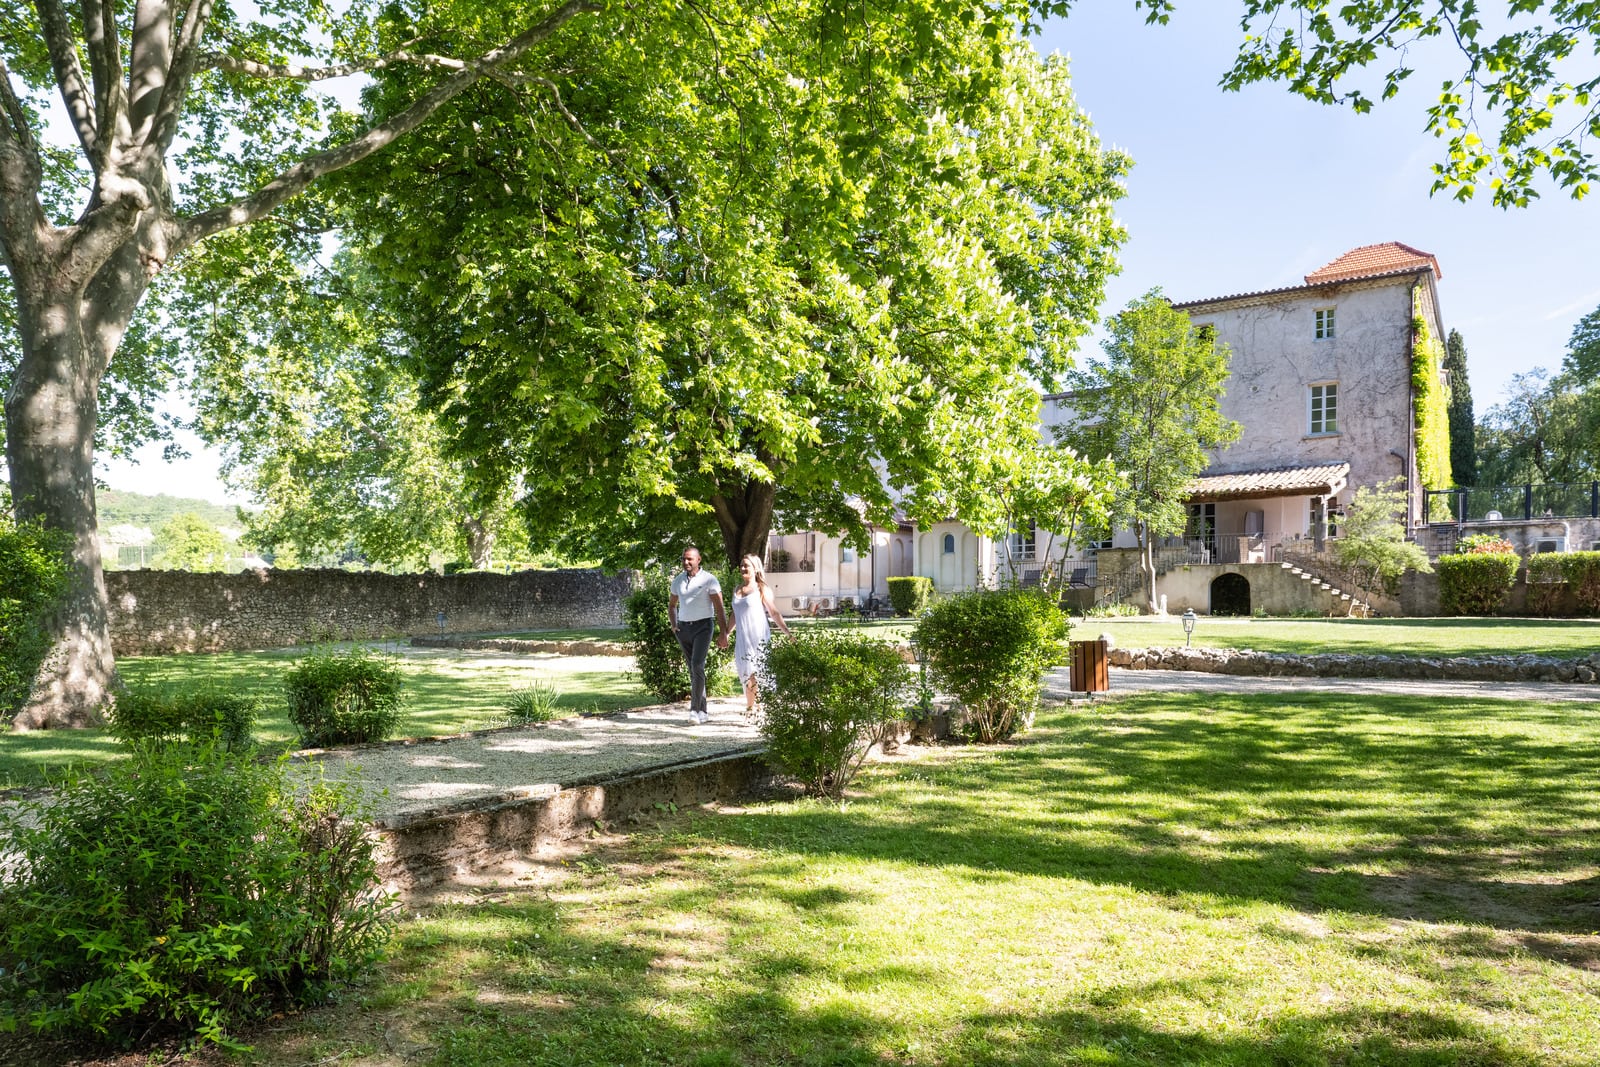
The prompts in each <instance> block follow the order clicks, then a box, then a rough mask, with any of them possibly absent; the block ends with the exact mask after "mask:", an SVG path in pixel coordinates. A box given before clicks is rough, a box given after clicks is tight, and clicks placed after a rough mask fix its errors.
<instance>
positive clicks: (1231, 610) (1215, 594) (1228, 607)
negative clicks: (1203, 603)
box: [1211, 571, 1250, 615]
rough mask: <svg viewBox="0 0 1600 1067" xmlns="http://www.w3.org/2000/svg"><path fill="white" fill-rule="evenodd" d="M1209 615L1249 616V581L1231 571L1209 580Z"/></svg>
mask: <svg viewBox="0 0 1600 1067" xmlns="http://www.w3.org/2000/svg"><path fill="white" fill-rule="evenodd" d="M1211 614H1213V615H1249V614H1250V579H1248V578H1246V577H1245V576H1244V575H1242V574H1236V573H1234V572H1232V571H1230V572H1228V573H1227V574H1219V575H1217V576H1216V577H1215V578H1213V579H1212V580H1211Z"/></svg>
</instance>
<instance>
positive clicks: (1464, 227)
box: [102, 0, 1600, 501]
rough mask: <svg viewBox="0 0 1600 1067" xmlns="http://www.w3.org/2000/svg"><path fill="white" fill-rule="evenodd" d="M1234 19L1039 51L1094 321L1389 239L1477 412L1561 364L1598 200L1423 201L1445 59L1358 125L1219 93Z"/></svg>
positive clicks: (1232, 7) (1075, 27)
mask: <svg viewBox="0 0 1600 1067" xmlns="http://www.w3.org/2000/svg"><path fill="white" fill-rule="evenodd" d="M1238 8H1239V5H1237V4H1235V3H1229V2H1224V3H1217V2H1216V0H1209V2H1205V3H1202V2H1201V0H1189V2H1187V3H1184V4H1180V6H1179V10H1178V12H1177V13H1176V14H1175V15H1174V16H1173V19H1172V22H1171V24H1169V25H1167V26H1164V27H1162V26H1146V25H1145V24H1144V21H1143V19H1142V17H1141V15H1140V14H1139V13H1138V12H1136V11H1135V10H1134V8H1133V2H1132V0H1093V2H1092V3H1091V2H1090V0H1081V3H1080V5H1079V8H1078V11H1077V12H1075V13H1074V14H1073V15H1072V16H1071V17H1070V18H1069V19H1066V20H1060V21H1055V22H1052V23H1050V24H1048V25H1047V26H1046V27H1045V31H1044V33H1043V34H1042V35H1041V37H1040V38H1039V39H1038V42H1037V44H1038V46H1039V48H1040V50H1041V51H1046V52H1048V51H1060V52H1063V53H1065V54H1067V55H1068V56H1070V57H1071V59H1072V72H1073V82H1074V85H1075V89H1076V92H1077V96H1078V102H1079V104H1080V105H1081V106H1082V107H1083V108H1084V109H1085V110H1087V111H1088V112H1089V114H1090V117H1091V118H1092V119H1093V121H1094V124H1095V127H1096V129H1097V130H1098V131H1099V133H1100V136H1101V138H1102V139H1103V140H1104V141H1105V142H1106V143H1107V144H1113V145H1116V146H1118V147H1120V148H1122V149H1124V150H1126V151H1128V152H1129V153H1130V154H1131V155H1132V156H1133V158H1134V161H1135V166H1134V170H1133V174H1132V176H1131V178H1130V179H1129V183H1128V196H1127V198H1126V199H1125V200H1124V201H1123V203H1122V206H1121V208H1120V214H1121V217H1122V219H1123V222H1124V223H1125V225H1126V226H1127V228H1128V231H1129V240H1128V244H1127V246H1126V247H1125V249H1124V251H1123V255H1122V273H1121V275H1119V276H1118V277H1117V278H1115V279H1113V280H1112V283H1111V285H1110V287H1109V291H1108V294H1107V299H1106V302H1105V304H1104V306H1103V307H1102V309H1101V310H1102V314H1110V313H1113V312H1115V311H1116V310H1117V309H1118V308H1120V307H1122V306H1124V305H1126V304H1127V303H1128V302H1129V301H1130V300H1132V299H1133V298H1134V297H1136V296H1138V295H1140V294H1141V293H1143V292H1145V291H1146V290H1148V289H1150V288H1152V287H1155V286H1160V287H1161V288H1162V289H1163V290H1164V291H1165V292H1166V294H1167V295H1168V296H1169V297H1171V298H1172V299H1174V300H1195V299H1199V298H1202V297H1209V296H1221V295H1225V294H1228V293H1236V292H1247V291H1252V290H1257V289H1270V288H1275V287H1278V286H1285V285H1298V284H1300V282H1301V280H1302V277H1303V276H1304V275H1305V274H1306V273H1308V272H1310V271H1312V270H1314V269H1316V268H1317V267H1320V266H1322V265H1323V264H1324V263H1327V262H1329V261H1330V260H1332V259H1334V258H1335V257H1337V256H1338V255H1339V254H1341V253H1342V252H1345V251H1347V250H1349V249H1351V248H1355V247H1357V246H1359V245H1367V244H1377V243H1379V242H1383V241H1403V242H1405V243H1406V244H1409V245H1412V246H1413V247H1416V248H1420V249H1422V250H1424V251H1426V252H1431V253H1433V254H1434V255H1435V256H1437V257H1438V260H1439V264H1440V268H1441V269H1442V271H1443V279H1442V281H1441V283H1440V299H1441V303H1442V305H1443V308H1444V317H1445V325H1446V328H1447V329H1448V328H1455V329H1457V330H1460V331H1461V333H1462V336H1463V337H1464V338H1465V339H1466V342H1467V360H1468V372H1469V375H1470V378H1471V381H1472V392H1473V399H1474V401H1475V403H1476V406H1477V409H1478V412H1479V414H1480V415H1481V414H1482V412H1483V411H1484V410H1485V409H1486V408H1487V407H1489V406H1491V405H1493V404H1495V403H1497V402H1498V401H1499V400H1500V399H1502V397H1503V394H1504V390H1505V388H1506V385H1507V383H1508V382H1509V380H1510V378H1511V376H1512V375H1513V374H1516V373H1519V372H1522V371H1527V370H1531V369H1532V368H1533V367H1536V366H1544V367H1549V368H1554V367H1556V366H1557V365H1559V364H1560V362H1561V356H1562V354H1563V353H1564V352H1565V351H1566V343H1567V338H1568V337H1569V336H1570V335H1571V332H1572V327H1573V324H1574V323H1576V322H1577V320H1578V319H1579V318H1581V317H1582V316H1583V315H1585V314H1586V313H1588V312H1589V311H1592V310H1594V308H1595V307H1596V306H1600V251H1597V250H1600V192H1597V193H1595V194H1594V195H1593V196H1592V197H1591V198H1590V199H1589V200H1588V201H1586V202H1574V201H1572V200H1570V199H1568V198H1566V197H1565V196H1564V195H1562V194H1560V193H1559V192H1557V191H1555V190H1547V191H1546V194H1545V197H1544V198H1543V199H1542V200H1540V201H1537V202H1535V204H1534V205H1533V206H1532V207H1530V208H1526V209H1520V210H1513V211H1509V212H1508V211H1502V210H1501V209H1499V208H1496V207H1494V206H1493V205H1491V204H1490V203H1489V201H1488V197H1487V195H1480V197H1479V198H1478V199H1476V200H1474V201H1471V202H1469V203H1466V204H1461V203H1458V202H1456V201H1455V200H1453V199H1451V198H1450V197H1449V196H1448V195H1446V194H1440V195H1438V196H1435V197H1431V198H1430V197H1429V195H1428V187H1429V185H1431V184H1432V175H1431V171H1430V170H1429V167H1430V165H1431V164H1432V163H1433V162H1434V161H1435V160H1436V159H1437V158H1439V157H1440V155H1441V151H1442V146H1441V143H1440V142H1438V141H1435V140H1434V139H1433V138H1432V137H1431V136H1429V135H1428V134H1426V133H1425V132H1424V130H1423V122H1424V110H1425V108H1426V107H1427V106H1428V105H1429V104H1430V103H1431V102H1432V95H1433V92H1434V90H1436V88H1437V86H1438V84H1439V82H1441V81H1442V80H1443V79H1444V77H1445V76H1446V75H1447V74H1450V73H1452V70H1451V69H1450V63H1449V60H1450V59H1451V58H1452V57H1450V56H1448V55H1447V54H1446V53H1445V52H1443V51H1439V52H1437V54H1436V55H1434V56H1432V57H1431V58H1430V56H1428V55H1426V54H1423V53H1421V52H1419V53H1418V54H1415V55H1413V57H1412V60H1413V62H1414V65H1416V66H1417V67H1418V68H1419V73H1418V74H1417V75H1416V76H1415V77H1414V78H1413V79H1412V84H1411V85H1410V86H1409V88H1408V89H1407V90H1406V91H1404V92H1402V94H1401V95H1400V96H1399V97H1398V98H1396V99H1395V100H1392V101H1389V102H1387V103H1385V104H1382V105H1379V106H1378V107H1377V108H1376V109H1375V110H1374V111H1373V112H1372V113H1371V114H1367V115H1355V114H1353V113H1351V112H1350V111H1348V110H1347V109H1340V108H1330V107H1322V106H1319V105H1316V104H1313V103H1310V102H1309V101H1305V100H1302V99H1300V98H1298V97H1294V96H1291V95H1290V94H1289V93H1288V92H1286V91H1285V90H1284V89H1283V88H1281V87H1279V86H1275V85H1271V86H1255V87H1252V88H1250V89H1248V90H1246V91H1244V92H1241V93H1224V92H1223V91H1222V90H1221V89H1220V88H1218V86H1217V82H1218V79H1219V78H1220V77H1221V76H1222V74H1223V72H1224V71H1226V70H1227V69H1228V67H1229V65H1230V62H1231V58H1232V56H1233V54H1234V51H1235V48H1236V46H1237V41H1238V39H1239V36H1240V31H1239V29H1238V25H1237V16H1236V14H1235V12H1236V11H1237V10H1238ZM1087 347H1088V348H1089V349H1090V350H1091V351H1092V350H1093V348H1094V347H1095V346H1094V344H1093V343H1091V344H1090V345H1088V346H1087ZM185 443H186V445H187V446H188V447H189V448H190V449H191V450H192V451H193V452H194V456H193V458H191V459H189V460H187V461H181V462H179V463H175V464H166V463H163V462H161V455H160V449H159V448H150V449H147V450H146V451H145V453H144V454H143V455H142V456H141V459H142V462H141V463H140V464H138V465H137V466H135V465H132V464H128V463H120V462H119V463H106V464H103V465H102V466H103V472H104V476H105V478H106V481H107V483H108V484H109V485H111V487H112V488H116V489H130V490H134V491H138V492H151V493H154V492H167V493H173V494H175V495H182V496H201V497H205V498H207V499H212V500H218V501H225V500H228V499H230V497H229V495H228V493H227V491H226V489H225V488H224V486H223V485H222V483H221V482H220V481H219V480H218V478H217V476H216V467H217V459H216V457H215V456H214V455H211V454H208V453H206V452H205V451H204V450H203V449H201V448H200V447H199V442H198V441H194V440H193V439H189V440H187V441H186V442H185Z"/></svg>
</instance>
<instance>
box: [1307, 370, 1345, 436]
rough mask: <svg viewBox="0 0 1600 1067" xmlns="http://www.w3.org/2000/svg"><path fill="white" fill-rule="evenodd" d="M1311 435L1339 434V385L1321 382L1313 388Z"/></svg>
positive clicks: (1311, 397)
mask: <svg viewBox="0 0 1600 1067" xmlns="http://www.w3.org/2000/svg"><path fill="white" fill-rule="evenodd" d="M1310 403H1311V418H1310V430H1309V431H1308V432H1309V433H1313V434H1328V433H1338V432H1339V383H1338V382H1321V383H1319V384H1317V385H1313V386H1312V387H1311V396H1310Z"/></svg>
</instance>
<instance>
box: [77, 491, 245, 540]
mask: <svg viewBox="0 0 1600 1067" xmlns="http://www.w3.org/2000/svg"><path fill="white" fill-rule="evenodd" d="M94 500H95V510H96V511H97V512H99V517H100V529H101V530H109V529H110V528H111V527H113V526H121V525H123V524H127V525H129V526H143V527H145V528H146V529H148V530H150V531H151V532H152V533H154V532H155V531H156V530H158V529H160V528H161V524H162V523H164V522H166V521H167V520H168V519H170V518H172V516H174V515H181V514H183V513H184V512H186V511H192V512H194V514H196V515H198V516H200V517H201V518H202V519H204V520H206V521H207V522H209V523H210V524H211V525H213V526H215V527H217V528H219V529H222V528H228V527H231V528H232V529H235V530H237V529H238V528H239V527H240V526H241V525H242V524H241V523H240V522H239V514H238V510H237V509H236V508H235V507H234V506H233V505H232V504H213V503H212V502H211V501H209V500H198V499H196V498H194V497H185V496H168V495H167V494H166V493H160V494H158V495H156V496H148V495H146V494H144V493H125V492H122V491H120V490H116V489H102V490H100V491H99V492H97V493H95V496H94Z"/></svg>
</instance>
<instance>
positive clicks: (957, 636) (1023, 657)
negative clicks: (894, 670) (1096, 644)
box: [916, 589, 1067, 744]
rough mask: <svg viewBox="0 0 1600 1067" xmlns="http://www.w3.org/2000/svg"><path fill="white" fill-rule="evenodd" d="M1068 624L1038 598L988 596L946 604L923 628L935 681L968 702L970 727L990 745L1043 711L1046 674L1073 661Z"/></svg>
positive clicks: (1005, 592)
mask: <svg viewBox="0 0 1600 1067" xmlns="http://www.w3.org/2000/svg"><path fill="white" fill-rule="evenodd" d="M1066 637H1067V618H1066V616H1065V615H1063V614H1062V612H1061V609H1060V608H1059V607H1058V606H1056V604H1055V603H1054V602H1053V601H1051V600H1050V599H1049V598H1047V597H1045V596H1042V595H1040V594H1039V593H1038V592H1036V591H1034V590H1025V589H1000V590H994V589H981V590H977V591H975V592H970V593H960V594H957V595H956V596H952V597H947V598H945V599H943V600H941V601H939V603H937V604H935V605H934V606H933V608H932V610H930V611H929V612H928V614H927V615H925V616H923V619H922V621H921V622H920V623H918V624H917V632H916V641H917V644H918V645H919V646H920V647H922V648H924V649H926V650H927V655H928V665H929V666H930V667H931V668H932V669H933V675H934V679H935V681H937V682H938V683H939V685H940V686H941V687H942V688H943V689H945V690H946V691H947V692H948V693H950V695H951V696H953V697H955V698H956V699H957V700H958V701H960V702H961V706H962V708H963V709H964V712H965V725H966V727H967V729H968V731H969V732H970V733H971V734H973V735H974V736H975V737H976V738H977V739H978V740H979V741H982V742H984V743H985V744H989V743H992V742H995V741H1000V740H1003V739H1005V738H1007V737H1010V736H1011V735H1012V733H1014V732H1015V731H1016V729H1017V727H1018V726H1019V725H1021V724H1023V723H1024V722H1026V720H1027V719H1028V717H1029V716H1031V715H1032V714H1033V712H1034V711H1035V710H1036V709H1037V708H1038V706H1039V693H1040V692H1041V690H1042V688H1043V679H1044V673H1045V671H1047V670H1049V669H1050V668H1051V667H1054V666H1056V665H1057V664H1059V663H1061V662H1062V661H1063V659H1064V658H1065V654H1066Z"/></svg>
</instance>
